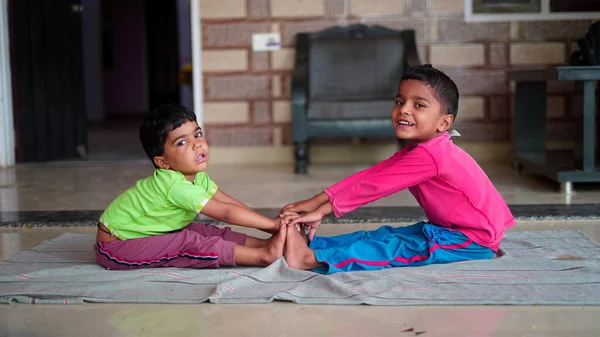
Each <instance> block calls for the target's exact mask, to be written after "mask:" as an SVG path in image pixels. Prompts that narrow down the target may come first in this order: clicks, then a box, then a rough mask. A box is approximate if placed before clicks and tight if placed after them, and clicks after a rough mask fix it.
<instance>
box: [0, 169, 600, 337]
mask: <svg viewBox="0 0 600 337" xmlns="http://www.w3.org/2000/svg"><path fill="white" fill-rule="evenodd" d="M142 163H143V162H142ZM132 164H135V163H134V162H132ZM483 166H484V167H485V169H486V171H487V173H488V174H489V175H490V177H491V179H492V180H493V182H494V183H495V184H496V185H497V187H498V189H499V190H500V192H501V193H502V194H503V195H504V197H505V198H506V200H507V202H508V203H510V204H548V203H550V204H563V203H565V202H569V203H597V202H598V201H599V200H600V187H598V186H592V187H584V188H578V186H577V185H576V186H575V187H576V193H575V194H574V195H573V196H572V197H571V198H570V199H565V197H564V195H562V194H560V193H558V192H557V186H556V185H555V184H553V183H551V182H548V181H545V180H543V179H539V178H535V177H532V176H529V175H523V176H520V175H518V174H517V173H516V172H514V171H513V170H512V169H511V168H510V167H507V166H504V165H485V164H484V165H483ZM363 167H364V166H319V167H314V168H312V170H311V174H310V176H295V175H293V174H291V173H290V168H289V167H237V168H234V167H216V166H215V167H211V168H210V174H211V176H212V177H213V179H214V180H215V181H216V182H217V183H218V184H219V185H220V186H221V188H222V189H223V190H225V191H227V192H228V193H230V194H232V195H234V196H236V197H237V198H239V199H240V200H242V201H244V202H246V203H248V204H249V205H250V206H252V207H257V208H275V207H281V206H282V205H283V204H284V203H286V202H291V201H295V200H298V199H300V198H305V197H309V196H311V195H313V194H314V193H316V192H318V191H320V190H321V189H322V188H323V187H325V186H327V185H329V184H331V183H333V182H335V181H336V180H338V179H339V178H341V177H343V176H345V175H348V174H350V173H352V172H354V171H356V170H359V169H362V168H363ZM150 172H151V167H149V166H147V165H146V164H142V165H139V166H136V165H128V166H108V167H107V166H85V167H84V166H72V167H55V166H52V165H49V166H48V165H46V166H31V165H30V166H19V167H17V168H11V169H0V205H1V206H0V207H1V208H0V211H17V210H31V211H35V210H99V209H102V208H104V207H105V206H106V205H107V204H108V203H109V202H110V201H111V200H112V198H114V197H115V195H116V194H117V193H119V192H120V191H123V190H124V189H126V188H128V187H129V186H130V185H131V184H133V183H134V182H135V180H137V179H139V178H141V177H144V176H145V175H147V174H148V173H150ZM373 205H377V206H397V205H402V206H414V205H416V203H415V202H414V201H413V200H412V198H411V197H410V195H409V194H408V193H399V194H398V195H395V196H393V197H390V198H388V199H386V200H381V201H379V202H376V203H374V204H373ZM378 225H379V224H331V225H326V226H325V225H324V227H322V231H321V234H323V235H332V234H339V233H343V232H348V231H353V230H358V229H370V228H375V227H377V226H378ZM540 229H579V230H582V231H584V232H585V233H586V234H588V235H589V236H591V237H592V238H594V239H595V240H597V241H598V240H600V221H598V220H579V221H524V222H519V223H518V224H517V226H515V227H514V228H513V229H512V230H540ZM63 232H76V233H90V234H91V233H93V232H94V228H89V227H75V228H33V229H28V228H3V229H0V237H1V240H0V259H4V258H6V257H8V256H11V255H13V254H16V253H18V252H19V251H22V250H25V249H28V248H30V247H33V246H35V245H37V244H39V243H40V242H42V241H43V240H46V239H48V238H52V237H55V236H57V235H60V234H61V233H63ZM598 317H600V307H580V306H573V307H571V306H564V307H547V306H542V307H539V306H534V307H516V306H483V307H465V306H447V307H430V306H424V307H369V306H306V305H295V304H290V303H273V304H268V305H212V304H203V305H135V304H130V305H112V304H86V305H82V306H53V305H0V336H82V335H91V336H178V335H186V336H187V335H202V336H234V335H235V336H240V335H243V336H280V335H282V336H389V335H393V336H400V337H402V336H414V335H415V332H423V331H425V333H423V334H420V336H424V337H427V336H449V337H453V336H456V337H458V336H460V337H468V336H590V337H591V336H598V335H600V321H599V320H598ZM410 328H413V329H414V331H415V332H402V331H403V330H405V329H410Z"/></svg>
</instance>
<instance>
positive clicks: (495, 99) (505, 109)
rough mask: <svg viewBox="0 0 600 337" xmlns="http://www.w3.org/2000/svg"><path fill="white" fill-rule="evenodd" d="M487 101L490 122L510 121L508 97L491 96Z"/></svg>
mask: <svg viewBox="0 0 600 337" xmlns="http://www.w3.org/2000/svg"><path fill="white" fill-rule="evenodd" d="M489 101H490V118H491V119H492V121H507V120H510V96H508V95H502V96H491V97H490V98H489ZM459 104H460V103H459Z"/></svg>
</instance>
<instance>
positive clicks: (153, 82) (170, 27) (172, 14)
mask: <svg viewBox="0 0 600 337" xmlns="http://www.w3.org/2000/svg"><path fill="white" fill-rule="evenodd" d="M145 4H146V42H147V43H146V46H147V50H148V54H147V55H148V89H149V96H150V108H151V109H153V108H155V107H157V106H160V105H163V104H169V103H179V85H178V81H177V79H178V74H179V52H178V43H177V3H176V1H164V0H146V1H145Z"/></svg>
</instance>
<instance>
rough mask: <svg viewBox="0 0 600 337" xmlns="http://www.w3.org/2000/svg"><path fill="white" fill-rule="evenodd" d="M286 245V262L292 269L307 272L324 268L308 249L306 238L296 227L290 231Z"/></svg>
mask: <svg viewBox="0 0 600 337" xmlns="http://www.w3.org/2000/svg"><path fill="white" fill-rule="evenodd" d="M285 244H286V250H285V261H286V262H287V264H288V266H290V268H294V269H303V270H306V269H312V268H317V267H320V266H322V265H321V264H320V263H319V262H317V259H316V258H315V253H314V252H313V250H312V249H310V248H309V247H308V244H307V239H306V236H304V235H302V233H301V231H299V230H298V229H297V228H296V227H295V226H294V227H291V228H289V229H288V231H287V239H286V243H285Z"/></svg>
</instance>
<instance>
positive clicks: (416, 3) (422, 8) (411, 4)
mask: <svg viewBox="0 0 600 337" xmlns="http://www.w3.org/2000/svg"><path fill="white" fill-rule="evenodd" d="M426 12H427V1H423V0H408V2H407V3H406V13H407V14H408V15H410V16H416V15H418V16H422V15H425V13H426Z"/></svg>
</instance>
